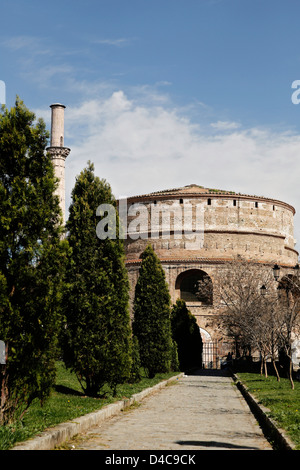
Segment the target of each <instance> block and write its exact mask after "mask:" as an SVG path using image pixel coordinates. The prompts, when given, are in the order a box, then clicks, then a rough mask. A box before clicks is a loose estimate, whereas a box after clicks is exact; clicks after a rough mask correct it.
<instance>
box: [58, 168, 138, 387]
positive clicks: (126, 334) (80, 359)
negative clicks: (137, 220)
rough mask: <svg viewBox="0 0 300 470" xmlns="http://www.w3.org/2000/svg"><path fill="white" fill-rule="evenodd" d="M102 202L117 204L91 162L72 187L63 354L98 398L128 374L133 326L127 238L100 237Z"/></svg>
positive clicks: (116, 215) (69, 365)
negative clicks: (95, 173)
mask: <svg viewBox="0 0 300 470" xmlns="http://www.w3.org/2000/svg"><path fill="white" fill-rule="evenodd" d="M100 204H108V205H110V207H113V208H114V209H115V208H116V201H115V199H114V197H113V195H112V192H111V188H110V186H109V184H108V183H107V182H106V181H105V180H100V179H99V178H98V177H96V176H95V175H94V166H93V164H91V163H90V162H89V163H88V166H87V168H85V169H84V170H83V171H82V172H81V173H80V175H79V176H78V177H77V179H76V183H75V186H74V188H73V191H72V203H71V206H70V214H69V220H68V222H67V230H68V241H69V244H70V248H71V249H72V256H71V258H70V263H69V266H68V281H69V283H68V289H67V292H66V299H65V300H66V302H65V303H66V319H67V328H66V337H65V348H64V350H65V352H64V358H65V362H66V365H67V366H68V367H70V368H72V369H73V370H74V371H75V372H76V374H77V376H78V378H79V380H80V383H81V385H82V388H83V390H84V391H85V393H86V394H87V395H92V396H96V395H97V394H98V393H99V391H100V390H101V388H102V387H103V385H104V384H105V383H108V384H110V385H111V387H112V388H113V389H114V390H115V387H116V385H117V384H118V383H122V382H123V381H124V380H126V379H127V378H128V377H129V374H130V367H131V348H132V344H131V328H130V317H129V306H128V305H129V283H128V277H127V271H126V268H125V263H124V260H125V255H124V247H123V241H122V240H120V239H119V238H118V227H119V219H118V214H117V211H115V221H116V234H115V238H113V237H114V234H113V231H112V233H109V231H110V230H111V229H112V227H113V226H114V221H112V222H113V223H112V226H110V225H109V224H108V226H107V234H108V235H109V236H107V238H104V239H99V237H98V236H97V233H96V228H97V225H98V223H99V217H97V215H96V210H97V208H98V206H99V205H100Z"/></svg>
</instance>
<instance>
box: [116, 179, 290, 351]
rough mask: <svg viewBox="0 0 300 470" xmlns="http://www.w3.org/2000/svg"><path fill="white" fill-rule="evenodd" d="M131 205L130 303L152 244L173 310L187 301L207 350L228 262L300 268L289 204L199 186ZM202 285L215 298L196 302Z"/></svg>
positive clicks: (128, 250)
mask: <svg viewBox="0 0 300 470" xmlns="http://www.w3.org/2000/svg"><path fill="white" fill-rule="evenodd" d="M126 202H127V221H126V228H127V234H126V237H125V248H126V265H127V270H128V275H129V280H130V284H131V301H133V298H134V288H135V284H136V281H137V279H138V275H139V266H140V263H141V254H142V252H143V251H144V249H145V248H146V246H147V244H148V243H151V245H152V247H153V249H154V250H155V253H156V254H157V256H158V257H159V259H160V261H161V263H162V266H163V268H164V270H165V274H166V281H167V283H168V285H169V290H170V295H171V300H172V302H173V303H175V302H176V300H177V299H178V298H181V299H183V300H185V302H186V304H187V307H188V308H189V310H190V311H191V312H192V313H193V315H195V317H196V319H197V323H198V325H199V327H200V331H201V335H202V339H203V341H204V343H205V342H208V343H209V344H210V347H213V344H214V341H215V340H216V337H215V332H214V331H212V330H210V329H209V327H208V322H207V319H208V318H209V316H211V315H213V314H214V305H213V285H214V278H215V277H216V273H217V272H219V271H220V270H222V269H223V268H224V266H225V265H226V263H228V261H232V260H234V259H236V258H237V257H241V258H243V259H245V260H249V261H253V262H257V263H260V264H263V265H265V266H269V267H270V269H272V267H273V265H274V264H275V263H276V264H278V265H280V267H281V268H282V269H283V271H284V270H285V269H286V270H290V269H292V268H293V267H294V266H295V265H296V264H297V262H298V252H297V251H296V250H295V244H296V241H295V239H294V221H293V219H294V214H295V209H294V207H292V206H291V205H289V204H287V203H285V202H282V201H279V200H275V199H271V198H267V197H258V196H250V195H246V194H240V193H235V192H233V191H222V190H216V189H208V188H204V187H203V186H199V185H197V184H191V185H188V186H184V187H182V188H177V189H171V190H165V191H158V192H153V193H150V194H145V195H141V196H134V197H130V198H128V199H127V201H126ZM119 205H120V201H119ZM203 280H206V281H207V283H208V285H210V286H211V290H210V291H209V290H208V291H206V293H205V294H203V295H202V296H201V295H200V296H199V293H198V295H196V294H197V293H196V292H195V285H196V284H197V281H203ZM209 292H211V294H210V293H209Z"/></svg>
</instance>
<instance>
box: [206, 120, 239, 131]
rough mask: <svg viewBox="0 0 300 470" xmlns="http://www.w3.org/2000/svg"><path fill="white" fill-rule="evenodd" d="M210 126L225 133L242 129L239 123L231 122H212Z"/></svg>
mask: <svg viewBox="0 0 300 470" xmlns="http://www.w3.org/2000/svg"><path fill="white" fill-rule="evenodd" d="M210 125H211V127H213V128H214V129H218V130H224V131H226V130H232V129H238V128H239V127H240V124H238V123H237V122H229V121H218V122H212V123H211V124H210Z"/></svg>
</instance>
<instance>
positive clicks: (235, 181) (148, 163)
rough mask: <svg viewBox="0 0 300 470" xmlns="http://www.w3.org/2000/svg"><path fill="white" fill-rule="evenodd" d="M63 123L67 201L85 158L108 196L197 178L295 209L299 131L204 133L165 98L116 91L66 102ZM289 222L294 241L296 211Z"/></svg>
mask: <svg viewBox="0 0 300 470" xmlns="http://www.w3.org/2000/svg"><path fill="white" fill-rule="evenodd" d="M150 95H151V94H150ZM65 127H66V136H65V144H66V145H67V146H69V147H71V153H70V155H69V157H68V159H67V161H66V190H67V204H69V203H70V193H71V190H72V188H73V186H74V183H75V176H76V175H78V174H79V173H80V171H81V170H82V169H83V168H84V167H85V166H86V164H87V161H88V160H91V161H92V162H93V163H94V164H95V173H96V174H97V175H98V176H99V177H101V178H105V179H106V180H107V181H108V182H109V183H110V184H111V186H112V189H113V192H114V194H115V196H116V197H119V196H120V195H123V196H124V195H127V196H130V195H137V194H144V193H148V192H151V191H155V190H161V189H167V188H174V187H180V186H184V185H187V184H191V183H197V184H200V185H202V186H205V187H210V188H219V189H225V190H233V191H236V192H241V193H246V194H252V195H257V196H266V197H271V198H275V199H279V200H283V201H285V202H287V203H290V204H291V205H294V207H295V208H296V210H298V209H299V208H298V207H297V205H298V201H299V199H300V198H299V196H300V188H299V184H298V179H299V178H298V175H299V174H300V159H299V155H300V137H299V136H298V135H295V134H293V133H286V132H282V133H278V131H276V132H272V130H270V129H259V128H252V129H243V128H242V126H239V127H238V126H233V125H232V126H220V127H215V131H214V133H213V134H211V133H209V132H207V131H206V130H207V126H206V127H204V126H202V125H200V124H199V123H197V124H195V123H193V122H191V121H190V120H189V119H188V117H186V116H184V115H183V113H182V110H180V109H178V108H175V107H172V106H170V103H168V106H164V104H160V103H158V101H157V100H155V99H154V100H153V102H152V104H151V102H150V98H149V101H148V102H146V100H141V101H139V100H138V99H133V98H131V99H129V97H128V96H126V95H125V93H124V92H123V91H117V92H114V93H112V94H111V95H110V96H109V97H107V98H94V99H92V100H89V101H84V102H83V103H82V104H81V105H78V106H76V107H67V108H66V112H65ZM295 226H296V230H295V236H296V238H298V239H300V236H299V234H300V221H299V220H298V216H296V218H295Z"/></svg>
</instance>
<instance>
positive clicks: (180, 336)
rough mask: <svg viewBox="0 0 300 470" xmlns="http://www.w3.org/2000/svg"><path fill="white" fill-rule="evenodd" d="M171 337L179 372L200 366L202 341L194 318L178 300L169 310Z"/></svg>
mask: <svg viewBox="0 0 300 470" xmlns="http://www.w3.org/2000/svg"><path fill="white" fill-rule="evenodd" d="M171 326H172V337H173V340H174V341H176V343H177V348H178V359H179V364H180V370H182V371H184V370H186V369H189V368H191V367H196V366H198V367H199V366H201V364H202V339H201V335H200V330H199V326H198V325H197V321H196V318H195V317H194V315H192V313H191V312H190V311H189V310H188V308H187V306H186V303H185V302H184V300H181V299H178V300H177V301H176V304H175V305H173V308H172V310H171Z"/></svg>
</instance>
